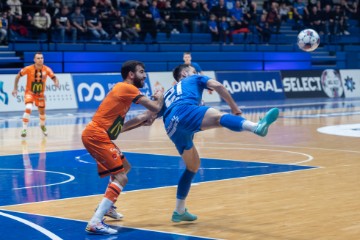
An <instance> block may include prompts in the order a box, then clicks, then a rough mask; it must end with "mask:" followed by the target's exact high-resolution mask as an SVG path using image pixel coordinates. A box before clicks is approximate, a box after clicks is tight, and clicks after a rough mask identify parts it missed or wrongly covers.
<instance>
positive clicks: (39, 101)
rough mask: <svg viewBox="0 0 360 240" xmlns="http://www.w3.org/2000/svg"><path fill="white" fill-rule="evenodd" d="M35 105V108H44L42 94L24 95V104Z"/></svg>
mask: <svg viewBox="0 0 360 240" xmlns="http://www.w3.org/2000/svg"><path fill="white" fill-rule="evenodd" d="M27 103H35V106H37V107H40V108H44V107H45V96H44V94H41V95H38V94H33V93H31V92H27V93H25V104H27Z"/></svg>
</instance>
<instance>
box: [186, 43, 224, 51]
mask: <svg viewBox="0 0 360 240" xmlns="http://www.w3.org/2000/svg"><path fill="white" fill-rule="evenodd" d="M191 51H192V52H219V51H220V44H194V45H192V49H191Z"/></svg>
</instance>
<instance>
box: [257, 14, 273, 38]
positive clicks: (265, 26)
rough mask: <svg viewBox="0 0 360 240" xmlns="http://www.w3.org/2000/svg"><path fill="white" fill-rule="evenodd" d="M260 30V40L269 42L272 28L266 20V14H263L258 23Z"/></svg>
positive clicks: (258, 29)
mask: <svg viewBox="0 0 360 240" xmlns="http://www.w3.org/2000/svg"><path fill="white" fill-rule="evenodd" d="M256 29H257V31H258V34H259V37H260V42H262V43H266V44H268V43H269V42H270V38H271V30H270V26H269V23H268V22H267V21H266V15H264V14H263V15H262V16H261V20H260V22H259V23H258V24H257V25H256Z"/></svg>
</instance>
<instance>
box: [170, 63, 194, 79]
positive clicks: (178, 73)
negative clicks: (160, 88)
mask: <svg viewBox="0 0 360 240" xmlns="http://www.w3.org/2000/svg"><path fill="white" fill-rule="evenodd" d="M190 66H191V65H189V64H180V65H179V66H177V67H176V68H174V70H173V77H174V79H175V80H176V81H177V82H179V81H180V79H181V72H182V70H184V69H185V68H188V67H190Z"/></svg>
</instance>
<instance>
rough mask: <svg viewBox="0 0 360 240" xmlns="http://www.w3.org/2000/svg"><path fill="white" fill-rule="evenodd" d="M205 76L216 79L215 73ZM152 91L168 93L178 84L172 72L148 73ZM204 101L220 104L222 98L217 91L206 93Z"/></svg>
mask: <svg viewBox="0 0 360 240" xmlns="http://www.w3.org/2000/svg"><path fill="white" fill-rule="evenodd" d="M203 73H204V75H206V76H208V77H211V78H213V79H215V72H213V71H204V72H203ZM148 75H149V79H150V84H151V90H152V92H153V93H155V92H156V91H157V90H162V91H166V90H168V89H169V88H171V87H172V86H174V85H175V84H176V81H175V80H174V78H173V75H172V72H150V73H148ZM203 100H204V102H205V103H207V102H220V101H221V99H220V96H219V94H217V93H216V92H215V91H204V94H203Z"/></svg>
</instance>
